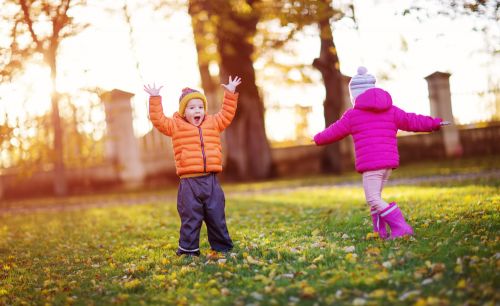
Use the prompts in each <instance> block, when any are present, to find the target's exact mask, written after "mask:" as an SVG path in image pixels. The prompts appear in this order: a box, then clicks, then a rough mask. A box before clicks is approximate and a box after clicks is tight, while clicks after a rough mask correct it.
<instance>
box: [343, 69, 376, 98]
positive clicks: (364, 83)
mask: <svg viewBox="0 0 500 306" xmlns="http://www.w3.org/2000/svg"><path fill="white" fill-rule="evenodd" d="M367 72H368V69H366V67H363V66H361V67H359V68H358V74H356V75H355V76H353V77H352V78H351V81H350V82H349V91H350V92H351V97H352V98H353V101H354V100H355V99H356V98H357V97H358V96H359V95H360V94H362V93H363V92H365V91H366V90H368V89H370V88H374V87H375V82H376V81H377V80H376V79H375V77H374V76H373V75H371V74H367Z"/></svg>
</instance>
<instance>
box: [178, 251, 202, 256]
mask: <svg viewBox="0 0 500 306" xmlns="http://www.w3.org/2000/svg"><path fill="white" fill-rule="evenodd" d="M175 255H177V256H182V255H186V256H196V257H198V256H200V251H195V252H186V251H183V250H181V249H177V252H175Z"/></svg>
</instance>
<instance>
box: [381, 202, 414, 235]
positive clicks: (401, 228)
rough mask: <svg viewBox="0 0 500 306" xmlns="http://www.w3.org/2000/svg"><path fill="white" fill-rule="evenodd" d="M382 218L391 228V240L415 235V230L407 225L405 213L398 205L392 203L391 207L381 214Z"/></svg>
mask: <svg viewBox="0 0 500 306" xmlns="http://www.w3.org/2000/svg"><path fill="white" fill-rule="evenodd" d="M380 218H381V219H382V220H384V221H385V222H386V223H387V224H388V225H389V227H390V228H391V236H390V237H389V239H394V238H397V237H402V236H405V235H410V236H411V235H413V228H411V226H410V225H409V224H408V223H406V220H405V217H404V216H403V213H402V212H401V210H400V209H399V207H398V206H397V205H396V203H394V202H393V203H391V204H389V206H388V207H387V208H386V209H384V210H383V211H381V212H380Z"/></svg>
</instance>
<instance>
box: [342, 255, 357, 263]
mask: <svg viewBox="0 0 500 306" xmlns="http://www.w3.org/2000/svg"><path fill="white" fill-rule="evenodd" d="M357 258H358V255H357V254H354V253H347V255H346V256H345V259H346V260H347V261H348V262H350V263H355V262H356V261H357Z"/></svg>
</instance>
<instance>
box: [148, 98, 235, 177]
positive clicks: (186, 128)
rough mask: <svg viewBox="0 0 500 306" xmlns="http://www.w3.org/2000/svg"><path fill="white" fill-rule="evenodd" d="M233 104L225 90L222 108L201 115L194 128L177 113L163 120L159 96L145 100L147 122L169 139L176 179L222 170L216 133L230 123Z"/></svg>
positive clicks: (233, 99)
mask: <svg viewBox="0 0 500 306" xmlns="http://www.w3.org/2000/svg"><path fill="white" fill-rule="evenodd" d="M237 104H238V94H237V93H234V94H233V93H231V92H228V91H225V92H224V101H223V103H222V109H221V110H220V111H219V112H218V113H217V114H215V115H205V118H204V120H203V122H202V123H201V125H200V126H199V127H197V126H194V125H192V124H191V123H189V122H187V121H186V120H185V119H184V117H182V116H181V115H180V114H179V113H178V112H176V113H174V115H173V118H169V117H166V116H165V115H164V114H163V107H162V105H161V96H152V97H150V98H149V117H150V119H151V122H153V125H154V126H155V127H156V128H157V129H158V130H159V131H160V132H162V133H163V134H165V135H167V136H170V137H172V143H173V147H174V156H175V167H176V169H177V175H178V176H184V175H189V174H199V173H207V172H221V171H222V146H221V142H220V133H221V132H222V131H223V130H224V129H225V128H226V127H228V126H229V124H230V123H231V121H232V120H233V118H234V115H235V113H236V106H237Z"/></svg>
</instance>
